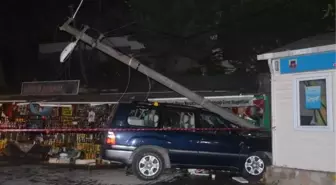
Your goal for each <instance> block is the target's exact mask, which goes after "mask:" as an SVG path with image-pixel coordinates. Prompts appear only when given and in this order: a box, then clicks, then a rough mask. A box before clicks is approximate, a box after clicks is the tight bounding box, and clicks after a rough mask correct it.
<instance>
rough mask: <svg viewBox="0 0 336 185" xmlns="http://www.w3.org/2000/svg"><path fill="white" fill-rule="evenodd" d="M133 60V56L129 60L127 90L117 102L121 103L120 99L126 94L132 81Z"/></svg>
mask: <svg viewBox="0 0 336 185" xmlns="http://www.w3.org/2000/svg"><path fill="white" fill-rule="evenodd" d="M132 61H133V57H131V58H130V60H129V61H128V80H127V85H126V88H125V91H124V92H123V93H122V95H121V96H120V98H119V100H118V101H117V103H119V102H120V100H121V99H122V98H123V97H124V96H125V94H126V92H127V90H128V87H129V84H130V82H131V64H132Z"/></svg>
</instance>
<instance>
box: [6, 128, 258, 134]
mask: <svg viewBox="0 0 336 185" xmlns="http://www.w3.org/2000/svg"><path fill="white" fill-rule="evenodd" d="M187 130H189V131H251V130H259V131H261V130H263V129H261V128H252V129H251V128H114V129H111V128H84V129H82V128H58V129H48V128H47V129H0V132H47V133H48V132H107V131H112V132H113V131H115V132H123V131H125V132H127V131H187Z"/></svg>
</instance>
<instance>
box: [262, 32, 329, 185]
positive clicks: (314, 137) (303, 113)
mask: <svg viewBox="0 0 336 185" xmlns="http://www.w3.org/2000/svg"><path fill="white" fill-rule="evenodd" d="M335 51H336V45H335V33H334V32H332V33H328V34H324V35H319V36H316V37H312V38H307V39H303V40H300V41H298V42H295V43H292V44H290V45H287V46H285V47H283V48H280V49H277V50H275V51H272V52H270V53H266V54H262V55H258V60H267V61H268V64H269V68H270V71H271V77H272V81H271V82H272V100H271V104H272V140H273V151H272V153H273V166H272V167H271V168H269V169H268V172H267V173H266V180H267V181H268V183H272V182H278V183H277V184H284V185H300V184H303V185H308V184H309V185H327V184H328V185H329V184H330V185H331V184H336V176H335V172H336V132H335V129H336V126H335V124H336V54H335Z"/></svg>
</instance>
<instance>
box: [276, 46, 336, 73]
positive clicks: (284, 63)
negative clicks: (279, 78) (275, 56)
mask: <svg viewBox="0 0 336 185" xmlns="http://www.w3.org/2000/svg"><path fill="white" fill-rule="evenodd" d="M330 69H336V52H335V51H332V52H325V53H316V54H310V55H302V56H296V57H286V58H282V59H280V73H281V74H289V73H299V72H308V71H317V70H330Z"/></svg>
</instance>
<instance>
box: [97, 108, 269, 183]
mask: <svg viewBox="0 0 336 185" xmlns="http://www.w3.org/2000/svg"><path fill="white" fill-rule="evenodd" d="M110 120H111V121H110V123H109V124H110V128H112V129H113V131H109V132H107V133H106V137H105V144H104V145H103V150H102V152H103V154H102V156H103V159H105V160H110V161H117V162H121V163H124V164H126V165H127V166H129V167H131V169H132V172H133V173H135V174H136V175H137V176H138V177H139V178H140V179H143V180H153V179H156V178H158V177H159V176H160V175H161V174H162V172H163V170H164V169H167V168H198V169H211V170H230V171H234V172H241V173H242V174H243V175H245V176H247V177H249V178H255V179H260V178H261V177H262V175H263V173H264V172H265V170H266V166H267V165H270V163H271V161H272V160H271V137H270V133H269V132H267V131H261V130H247V129H244V128H241V127H239V126H238V125H236V124H234V123H231V122H229V121H227V120H225V119H224V118H222V117H221V116H219V115H216V114H214V113H211V112H209V111H206V110H204V109H200V108H196V107H186V106H181V105H173V104H158V103H139V102H137V103H127V104H126V103H121V104H119V105H118V106H116V107H115V108H114V110H113V111H112V114H111V116H110Z"/></svg>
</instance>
